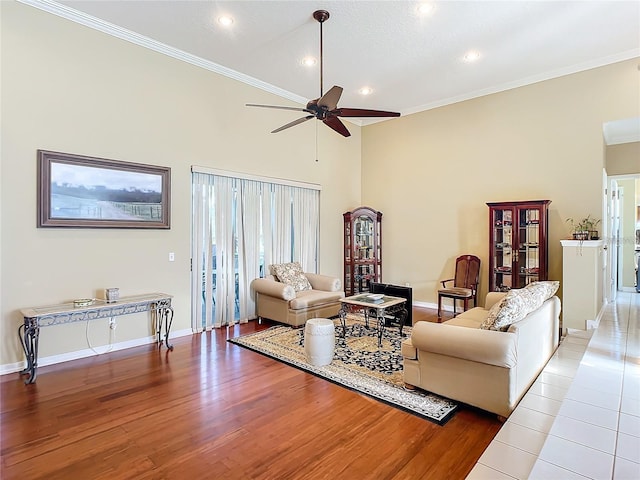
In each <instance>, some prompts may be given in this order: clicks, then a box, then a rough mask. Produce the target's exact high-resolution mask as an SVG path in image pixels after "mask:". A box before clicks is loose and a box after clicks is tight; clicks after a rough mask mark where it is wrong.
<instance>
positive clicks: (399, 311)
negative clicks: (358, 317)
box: [339, 303, 408, 348]
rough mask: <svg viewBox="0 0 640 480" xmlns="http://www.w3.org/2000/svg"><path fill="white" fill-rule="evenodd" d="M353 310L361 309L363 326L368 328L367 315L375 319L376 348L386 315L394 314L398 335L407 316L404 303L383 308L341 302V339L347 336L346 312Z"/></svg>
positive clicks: (344, 339) (380, 337)
mask: <svg viewBox="0 0 640 480" xmlns="http://www.w3.org/2000/svg"><path fill="white" fill-rule="evenodd" d="M353 310H361V311H362V312H363V316H364V323H365V327H366V328H369V317H370V316H372V317H374V318H375V319H376V320H377V324H376V329H377V335H378V348H380V347H382V336H383V334H384V329H385V326H386V321H387V315H389V316H394V317H395V320H396V322H399V324H400V327H399V328H400V336H401V337H402V327H404V322H405V320H406V318H407V315H408V312H407V309H406V307H405V305H404V303H401V304H398V305H391V306H389V307H385V308H374V307H365V306H360V305H354V304H351V303H343V304H342V305H341V306H340V313H339V316H340V325H341V326H342V335H341V337H342V341H343V342H346V337H347V313H349V311H353Z"/></svg>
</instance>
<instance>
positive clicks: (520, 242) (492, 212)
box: [487, 200, 551, 292]
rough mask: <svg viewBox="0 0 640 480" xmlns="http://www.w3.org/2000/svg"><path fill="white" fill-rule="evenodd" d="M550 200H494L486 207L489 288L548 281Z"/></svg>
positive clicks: (517, 286)
mask: <svg viewBox="0 0 640 480" xmlns="http://www.w3.org/2000/svg"><path fill="white" fill-rule="evenodd" d="M550 203H551V200H532V201H525V202H495V203H487V205H488V206H489V232H490V233H489V291H492V292H494V291H507V290H510V289H512V288H522V287H524V286H526V285H527V284H529V283H531V282H536V281H539V280H547V275H548V264H549V260H548V215H547V210H548V207H549V204H550Z"/></svg>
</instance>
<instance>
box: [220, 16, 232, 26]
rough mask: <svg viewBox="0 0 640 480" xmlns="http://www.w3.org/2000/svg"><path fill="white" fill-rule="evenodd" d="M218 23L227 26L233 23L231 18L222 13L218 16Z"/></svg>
mask: <svg viewBox="0 0 640 480" xmlns="http://www.w3.org/2000/svg"><path fill="white" fill-rule="evenodd" d="M218 23H219V24H220V25H222V26H223V27H229V26H231V25H232V24H233V18H232V17H229V16H228V15H222V16H220V17H218Z"/></svg>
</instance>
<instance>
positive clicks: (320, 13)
mask: <svg viewBox="0 0 640 480" xmlns="http://www.w3.org/2000/svg"><path fill="white" fill-rule="evenodd" d="M313 18H315V19H316V20H317V21H318V22H320V96H321V97H322V95H324V88H323V82H324V78H323V72H324V66H323V63H324V62H323V54H322V45H323V41H322V24H323V23H324V22H325V21H326V20H327V19H328V18H329V12H327V11H326V10H316V11H315V12H313Z"/></svg>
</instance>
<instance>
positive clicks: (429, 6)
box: [416, 3, 436, 15]
mask: <svg viewBox="0 0 640 480" xmlns="http://www.w3.org/2000/svg"><path fill="white" fill-rule="evenodd" d="M435 9H436V6H435V5H434V4H433V3H421V4H420V5H418V7H417V8H416V10H417V11H418V13H419V14H420V15H429V14H431V13H433V11H434V10H435Z"/></svg>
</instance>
